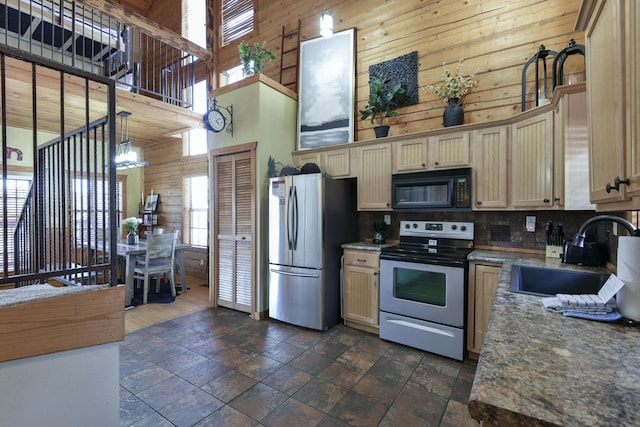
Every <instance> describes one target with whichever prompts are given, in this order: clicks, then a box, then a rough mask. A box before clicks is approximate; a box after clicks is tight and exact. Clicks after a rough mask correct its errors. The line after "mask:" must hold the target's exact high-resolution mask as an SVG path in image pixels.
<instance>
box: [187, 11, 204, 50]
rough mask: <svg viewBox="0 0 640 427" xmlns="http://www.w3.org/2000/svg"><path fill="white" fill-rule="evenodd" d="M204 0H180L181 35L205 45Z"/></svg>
mask: <svg viewBox="0 0 640 427" xmlns="http://www.w3.org/2000/svg"><path fill="white" fill-rule="evenodd" d="M206 19H207V10H206V0H182V37H184V38H185V39H187V40H189V41H192V42H194V43H196V44H197V45H199V46H202V47H204V48H206V47H207V24H206Z"/></svg>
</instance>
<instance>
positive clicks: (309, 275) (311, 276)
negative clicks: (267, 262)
mask: <svg viewBox="0 0 640 427" xmlns="http://www.w3.org/2000/svg"><path fill="white" fill-rule="evenodd" d="M271 272H272V273H276V274H282V275H283V276H296V277H310V278H313V279H317V278H318V277H320V275H319V274H304V273H289V272H288V271H281V270H274V269H273V268H272V269H271Z"/></svg>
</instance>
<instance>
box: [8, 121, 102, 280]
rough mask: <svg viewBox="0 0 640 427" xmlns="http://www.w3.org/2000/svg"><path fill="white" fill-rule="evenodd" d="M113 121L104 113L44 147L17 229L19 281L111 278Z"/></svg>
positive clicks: (39, 150) (16, 269) (42, 147)
mask: <svg viewBox="0 0 640 427" xmlns="http://www.w3.org/2000/svg"><path fill="white" fill-rule="evenodd" d="M107 123H108V120H107V117H104V118H102V119H99V120H97V121H95V122H93V123H90V124H89V126H88V127H82V128H79V129H76V130H75V131H73V132H70V133H69V134H67V135H66V136H65V137H64V138H55V139H53V140H51V141H49V142H47V143H45V144H43V145H42V146H40V147H38V151H37V158H38V161H37V163H38V165H40V167H39V168H38V171H37V173H36V174H35V181H34V182H33V183H32V186H31V189H30V191H29V195H28V197H27V201H26V202H25V204H24V207H23V210H22V213H21V214H20V217H19V220H18V223H17V224H16V229H15V233H14V275H13V276H12V277H10V279H12V280H13V281H14V283H15V286H16V287H19V286H25V285H31V284H34V283H40V282H42V281H45V280H46V279H49V278H51V277H55V279H56V280H57V281H59V282H62V283H64V284H66V285H83V284H101V283H109V278H110V275H111V272H110V268H111V263H110V257H109V256H108V254H109V253H110V251H111V246H110V241H111V239H112V238H114V236H112V233H111V230H112V229H113V227H112V225H113V222H111V218H110V214H109V212H110V211H111V210H110V209H109V205H110V198H111V197H110V194H112V193H111V192H112V190H110V186H109V179H108V177H109V170H108V162H103V161H102V160H103V159H108V158H109V154H108V153H109V149H108V139H107ZM34 189H37V192H36V191H34ZM34 195H35V196H34Z"/></svg>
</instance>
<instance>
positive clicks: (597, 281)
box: [511, 265, 609, 296]
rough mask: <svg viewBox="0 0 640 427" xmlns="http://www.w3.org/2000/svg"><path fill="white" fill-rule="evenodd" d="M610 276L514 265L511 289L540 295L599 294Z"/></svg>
mask: <svg viewBox="0 0 640 427" xmlns="http://www.w3.org/2000/svg"><path fill="white" fill-rule="evenodd" d="M608 278H609V275H608V274H600V273H593V272H587V271H575V270H560V269H557V268H543V267H528V266H524V265H514V266H513V268H512V269H511V291H512V292H518V293H522V294H531V295H539V296H553V295H555V294H597V293H598V291H599V290H600V288H602V285H604V283H605V282H606V281H607V279H608Z"/></svg>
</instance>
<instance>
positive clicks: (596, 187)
mask: <svg viewBox="0 0 640 427" xmlns="http://www.w3.org/2000/svg"><path fill="white" fill-rule="evenodd" d="M623 3H624V4H626V3H627V2H621V1H616V0H608V1H601V2H600V3H599V4H598V5H596V6H595V7H596V8H597V9H598V10H596V11H595V12H594V16H596V18H595V19H594V20H593V22H591V23H590V25H589V27H588V28H587V31H586V33H585V37H586V55H585V56H586V58H587V86H588V89H587V96H588V100H587V101H588V107H589V162H590V183H589V185H590V191H591V193H590V197H591V202H592V203H610V202H619V201H622V200H625V199H626V198H627V197H626V190H627V189H626V188H624V187H623V188H621V191H615V190H614V191H611V192H607V191H606V186H607V184H611V185H613V184H614V179H615V177H616V176H619V177H621V178H623V179H624V178H626V171H625V159H624V155H625V146H624V133H625V129H624V114H625V105H624V101H623V100H624V99H625V96H626V94H625V92H626V93H627V94H628V93H629V92H628V91H625V90H624V82H625V73H624V67H623V65H624V43H623V39H624V25H623V19H624V14H623V11H622V10H621V9H622V8H623V7H624V6H623ZM629 3H635V2H629Z"/></svg>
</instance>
